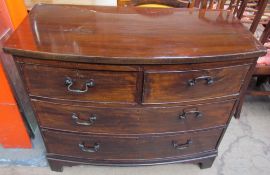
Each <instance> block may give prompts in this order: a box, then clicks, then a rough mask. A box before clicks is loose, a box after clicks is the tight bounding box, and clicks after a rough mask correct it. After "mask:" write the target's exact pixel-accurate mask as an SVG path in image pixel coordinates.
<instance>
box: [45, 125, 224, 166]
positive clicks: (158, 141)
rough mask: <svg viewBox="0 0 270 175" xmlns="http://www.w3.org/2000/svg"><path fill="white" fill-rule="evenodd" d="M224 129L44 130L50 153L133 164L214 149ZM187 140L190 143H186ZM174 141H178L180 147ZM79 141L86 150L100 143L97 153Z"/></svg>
mask: <svg viewBox="0 0 270 175" xmlns="http://www.w3.org/2000/svg"><path fill="white" fill-rule="evenodd" d="M221 132H222V129H215V130H209V131H202V132H198V133H196V132H191V133H185V134H180V135H170V136H166V137H162V136H161V137H160V136H154V137H153V136H151V137H147V136H144V137H131V136H127V137H106V136H104V137H101V136H84V135H74V134H67V133H61V132H55V131H47V130H43V135H44V141H45V144H46V147H47V151H48V154H58V155H64V156H70V157H78V158H84V159H92V160H97V161H100V160H105V161H106V160H110V161H111V162H112V161H114V160H115V161H116V160H119V161H123V162H126V163H130V162H132V161H133V160H134V161H136V160H141V159H146V160H147V159H158V158H164V159H166V158H167V159H168V158H170V157H181V156H182V157H183V156H187V155H190V154H194V153H201V152H207V151H213V150H215V149H216V143H217V141H218V139H219V137H220V134H221ZM59 140H61V142H59ZM188 141H190V142H191V143H190V144H187V142H188ZM174 143H175V144H178V149H177V148H175V146H174ZM79 144H83V145H84V146H85V148H86V149H91V148H92V147H93V145H95V144H97V145H99V148H98V149H97V150H96V151H95V152H87V151H82V150H81V148H80V147H79Z"/></svg>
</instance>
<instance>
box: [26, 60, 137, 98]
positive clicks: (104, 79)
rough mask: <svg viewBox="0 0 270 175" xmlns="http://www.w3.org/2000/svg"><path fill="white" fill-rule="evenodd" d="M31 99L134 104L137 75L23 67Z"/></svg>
mask: <svg viewBox="0 0 270 175" xmlns="http://www.w3.org/2000/svg"><path fill="white" fill-rule="evenodd" d="M22 73H23V76H24V80H25V83H26V86H27V89H28V91H29V94H30V95H31V96H41V97H47V98H56V99H64V100H73V101H83V102H91V101H94V102H95V101H96V102H127V103H133V102H135V99H136V98H135V97H136V80H137V74H136V72H114V71H88V70H76V69H64V68H53V67H46V66H39V65H22Z"/></svg>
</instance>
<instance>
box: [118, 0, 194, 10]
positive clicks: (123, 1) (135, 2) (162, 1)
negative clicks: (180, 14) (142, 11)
mask: <svg viewBox="0 0 270 175" xmlns="http://www.w3.org/2000/svg"><path fill="white" fill-rule="evenodd" d="M117 5H118V6H122V7H127V6H137V7H160V8H170V7H174V8H187V7H188V6H189V1H188V0H117Z"/></svg>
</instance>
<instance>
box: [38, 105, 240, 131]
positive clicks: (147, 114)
mask: <svg viewBox="0 0 270 175" xmlns="http://www.w3.org/2000/svg"><path fill="white" fill-rule="evenodd" d="M33 103H34V106H35V110H36V113H37V117H38V121H39V124H40V126H41V127H42V128H47V129H54V130H60V131H69V132H77V133H87V134H110V135H142V134H156V133H175V132H186V131H190V130H200V129H207V128H213V127H222V126H224V125H226V123H227V122H228V119H229V117H230V113H231V111H232V109H233V106H234V103H235V101H234V100H230V101H223V102H218V103H212V104H198V105H195V106H174V107H163V108H162V107H147V108H101V107H79V106H70V105H60V104H54V103H48V102H41V101H33Z"/></svg>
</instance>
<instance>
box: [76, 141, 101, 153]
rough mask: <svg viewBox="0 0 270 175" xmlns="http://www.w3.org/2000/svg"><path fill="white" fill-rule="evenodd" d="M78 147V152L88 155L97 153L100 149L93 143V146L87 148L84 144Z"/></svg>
mask: <svg viewBox="0 0 270 175" xmlns="http://www.w3.org/2000/svg"><path fill="white" fill-rule="evenodd" d="M78 146H79V148H80V150H82V151H83V152H88V153H94V152H97V151H98V150H99V148H100V145H99V144H98V143H95V144H94V145H93V146H91V147H89V146H86V145H85V143H84V142H82V143H79V145H78Z"/></svg>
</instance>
